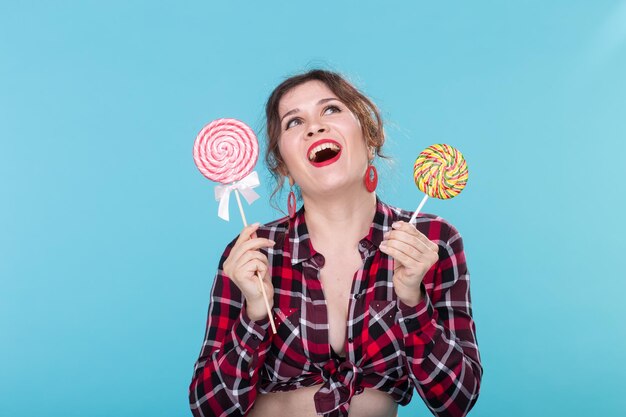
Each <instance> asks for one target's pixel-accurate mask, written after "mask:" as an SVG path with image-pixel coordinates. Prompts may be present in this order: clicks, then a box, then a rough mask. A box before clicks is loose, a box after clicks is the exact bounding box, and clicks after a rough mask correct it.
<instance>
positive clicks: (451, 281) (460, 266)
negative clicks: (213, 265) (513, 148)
mask: <svg viewBox="0 0 626 417" xmlns="http://www.w3.org/2000/svg"><path fill="white" fill-rule="evenodd" d="M410 217H411V213H410V212H407V211H403V210H400V209H397V208H394V207H391V206H388V205H386V204H384V203H382V202H381V201H380V200H377V207H376V214H375V216H374V220H373V222H372V226H371V228H370V230H369V233H368V235H367V236H365V237H364V238H363V239H361V241H360V243H359V246H358V250H359V252H360V254H361V258H362V259H363V264H362V266H361V268H360V269H359V270H358V271H357V273H356V274H355V276H354V281H353V284H352V290H351V295H350V300H349V306H348V321H347V340H346V349H345V351H346V357H345V358H340V357H338V356H337V355H336V354H335V353H334V352H333V351H332V349H331V348H330V344H329V339H328V317H327V309H326V301H325V299H324V293H323V291H322V285H321V281H320V279H319V276H320V269H321V268H323V266H324V256H323V255H322V254H321V253H319V252H316V251H315V249H314V248H313V246H312V244H311V240H310V238H309V234H308V231H307V227H306V224H305V221H304V209H300V211H299V212H298V213H297V215H296V216H295V217H294V219H292V220H289V219H288V218H284V219H281V220H278V221H276V222H273V223H270V224H268V225H265V226H262V227H260V228H259V229H258V231H257V236H258V237H264V238H268V239H272V240H274V241H275V242H276V245H275V246H274V247H273V248H268V249H266V250H263V251H262V252H263V253H264V254H265V255H267V257H268V260H269V264H270V266H271V276H272V283H273V285H274V289H275V290H274V308H273V312H274V320H275V323H276V326H277V334H272V332H271V330H269V329H268V327H269V320H268V319H267V318H266V319H265V320H263V321H261V322H254V321H251V320H250V319H249V318H248V317H247V316H246V314H245V309H244V308H242V307H243V306H244V299H243V297H242V294H241V292H240V291H239V289H238V288H237V287H236V286H235V285H234V284H233V283H232V281H231V280H230V279H229V278H228V277H227V276H226V275H224V271H223V270H222V265H223V263H224V261H225V260H226V258H227V257H228V254H229V252H230V249H231V248H232V246H233V244H234V242H235V241H234V240H233V241H232V242H231V243H230V244H229V245H228V247H227V248H226V250H225V252H224V254H223V255H222V258H221V260H220V263H219V269H218V272H217V276H216V278H215V282H214V284H213V289H212V293H211V303H210V306H209V315H208V322H207V328H206V335H205V339H204V343H203V345H202V349H201V352H200V357H199V358H198V361H197V362H196V364H195V367H194V374H193V379H192V381H191V385H190V387H189V401H190V406H191V411H192V412H193V415H194V416H197V417H198V416H203V417H206V416H232V415H245V414H246V413H247V412H248V411H249V410H250V409H251V407H252V406H253V405H254V401H255V398H256V396H257V395H258V393H269V392H274V391H290V390H295V389H297V388H300V387H308V386H312V385H318V384H319V385H321V386H320V389H319V390H318V391H317V392H316V394H315V395H314V402H315V408H316V410H317V412H318V414H324V415H327V416H337V417H339V416H347V415H348V409H349V406H350V400H351V398H352V396H354V395H358V394H360V393H361V392H363V389H364V388H374V389H377V390H380V391H383V392H386V393H388V394H389V395H390V396H391V397H392V398H393V399H394V400H395V401H396V402H398V403H400V404H401V405H405V404H407V403H408V402H409V401H410V400H411V397H412V395H413V387H415V388H416V389H417V392H418V393H419V395H420V396H421V397H422V398H423V400H424V401H425V403H426V405H427V406H428V408H429V409H430V410H431V411H432V413H433V414H434V415H437V416H464V415H465V414H467V413H468V412H469V410H470V409H471V408H472V406H473V405H474V403H475V402H476V400H477V398H478V391H479V387H480V381H481V377H482V366H481V363H480V355H479V352H478V346H477V342H476V334H475V325H474V321H473V319H472V309H471V302H470V291H469V273H468V271H467V266H466V263H465V255H464V252H463V242H462V239H461V236H460V235H459V233H458V231H457V230H456V229H455V228H454V227H453V226H452V225H451V224H449V223H448V222H446V221H445V220H444V219H442V218H440V217H437V216H434V215H430V214H420V215H419V217H418V218H417V220H416V227H417V229H418V230H419V231H420V232H422V233H423V234H424V235H425V236H427V237H428V238H429V239H430V240H432V241H433V242H435V243H437V244H438V245H439V261H438V262H437V263H436V264H435V265H433V267H432V268H431V269H430V270H429V271H428V272H427V273H426V275H425V276H424V279H423V281H422V290H423V292H424V294H425V297H424V298H423V300H422V301H421V302H420V303H419V304H418V305H417V306H415V307H409V306H407V305H405V304H404V303H402V302H401V301H400V300H398V298H397V296H396V294H395V291H394V289H393V285H392V278H393V266H394V260H393V258H390V257H389V256H387V255H385V254H384V253H382V252H381V251H380V250H379V249H378V245H379V244H380V242H381V241H382V240H383V234H384V233H385V232H387V231H388V230H391V225H392V223H393V222H395V221H397V220H403V221H408V220H409V218H410Z"/></svg>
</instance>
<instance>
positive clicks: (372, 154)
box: [367, 146, 376, 161]
mask: <svg viewBox="0 0 626 417" xmlns="http://www.w3.org/2000/svg"><path fill="white" fill-rule="evenodd" d="M367 155H368V158H369V160H370V161H372V160H374V157H375V156H376V148H375V147H373V146H368V147H367Z"/></svg>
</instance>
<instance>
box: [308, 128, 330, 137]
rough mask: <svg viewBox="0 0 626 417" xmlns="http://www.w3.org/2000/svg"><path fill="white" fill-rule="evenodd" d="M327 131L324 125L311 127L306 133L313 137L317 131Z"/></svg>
mask: <svg viewBox="0 0 626 417" xmlns="http://www.w3.org/2000/svg"><path fill="white" fill-rule="evenodd" d="M325 131H326V128H324V127H312V128H310V129H309V131H308V132H307V134H306V135H307V136H308V137H313V135H315V134H316V133H324V132H325Z"/></svg>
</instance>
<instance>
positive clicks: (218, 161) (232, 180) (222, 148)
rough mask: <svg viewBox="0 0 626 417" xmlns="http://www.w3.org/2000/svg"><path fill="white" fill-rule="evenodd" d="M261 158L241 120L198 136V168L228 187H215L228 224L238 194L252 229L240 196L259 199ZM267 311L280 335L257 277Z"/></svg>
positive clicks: (195, 156)
mask: <svg viewBox="0 0 626 417" xmlns="http://www.w3.org/2000/svg"><path fill="white" fill-rule="evenodd" d="M258 158H259V143H258V141H257V138H256V135H255V134H254V132H253V131H252V129H250V127H249V126H248V125H247V124H245V123H244V122H242V121H240V120H237V119H217V120H214V121H212V122H211V123H209V124H208V125H206V126H204V128H203V129H202V130H201V131H200V133H198V136H197V137H196V141H195V142H194V144H193V160H194V162H195V163H196V166H197V167H198V169H199V170H200V172H201V173H202V175H204V176H205V177H207V178H208V179H210V180H211V181H215V182H219V183H221V184H224V185H218V186H217V187H215V197H216V199H217V200H219V202H220V205H219V209H218V215H219V216H220V217H221V218H223V219H224V220H228V198H229V197H228V196H229V195H230V193H231V191H234V192H235V197H237V205H238V206H239V212H240V213H241V219H242V220H243V224H244V226H247V225H248V222H247V221H246V216H245V215H244V212H243V207H242V205H241V200H240V198H239V192H241V194H243V196H244V198H245V199H246V200H247V201H248V203H251V202H252V201H254V200H255V199H257V198H258V197H259V196H258V194H256V193H255V192H254V191H253V190H252V188H254V187H256V186H257V185H259V179H258V176H257V174H256V172H253V171H252V170H253V169H254V166H255V165H256V162H257V159H258ZM256 276H257V278H258V280H259V284H260V287H261V291H262V293H263V299H264V300H265V308H266V309H267V315H268V317H269V319H270V324H271V325H272V330H273V331H274V333H276V325H275V324H274V320H273V319H272V310H271V308H270V306H269V302H268V301H267V294H266V292H265V287H264V286H263V282H262V279H261V276H260V275H259V274H258V272H257V274H256Z"/></svg>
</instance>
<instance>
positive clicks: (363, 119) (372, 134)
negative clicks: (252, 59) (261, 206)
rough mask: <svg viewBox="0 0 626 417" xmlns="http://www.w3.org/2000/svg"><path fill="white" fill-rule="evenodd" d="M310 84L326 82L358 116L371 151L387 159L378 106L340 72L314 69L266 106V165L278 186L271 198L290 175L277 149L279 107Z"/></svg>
mask: <svg viewBox="0 0 626 417" xmlns="http://www.w3.org/2000/svg"><path fill="white" fill-rule="evenodd" d="M308 81H321V82H323V83H324V84H325V85H326V86H327V87H328V88H329V89H330V91H332V92H333V93H334V94H335V95H336V96H337V98H339V100H341V101H342V102H343V103H344V104H345V105H346V106H347V107H348V109H350V111H351V112H352V113H354V115H355V116H356V117H357V119H358V120H359V123H360V124H361V129H362V131H363V138H364V139H365V143H366V145H367V146H368V148H370V147H371V148H374V151H375V154H376V155H378V156H379V157H385V156H384V155H383V154H382V152H381V148H382V146H383V143H384V142H385V132H384V130H383V121H382V118H381V117H380V112H379V110H378V108H377V107H376V105H375V104H374V103H373V102H372V101H371V100H370V99H369V98H367V97H366V96H365V95H364V94H363V93H361V92H360V91H359V90H357V89H356V88H355V87H354V86H353V85H352V84H351V83H350V82H349V81H347V80H346V79H345V78H344V77H343V76H341V75H340V74H338V73H335V72H332V71H327V70H322V69H313V70H310V71H308V72H306V73H303V74H299V75H295V76H293V77H289V78H287V79H286V80H285V81H283V82H282V83H280V84H279V85H278V86H277V87H276V88H275V89H274V91H272V94H271V95H270V97H269V99H268V100H267V104H266V105H265V116H266V122H267V149H266V152H265V162H266V164H267V167H268V169H269V170H270V172H271V174H272V176H273V177H274V179H275V180H276V187H275V188H274V191H273V192H272V198H273V197H274V196H275V195H276V193H277V192H278V191H279V190H280V189H281V188H282V187H283V184H284V182H285V175H286V174H287V170H286V167H285V162H284V161H283V158H282V156H281V154H280V150H279V148H278V142H279V140H280V134H281V126H280V115H279V113H278V105H279V103H280V100H281V99H282V98H283V96H284V95H285V94H286V93H287V92H289V91H290V90H291V89H293V88H295V87H297V86H299V85H301V84H304V83H306V82H308Z"/></svg>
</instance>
